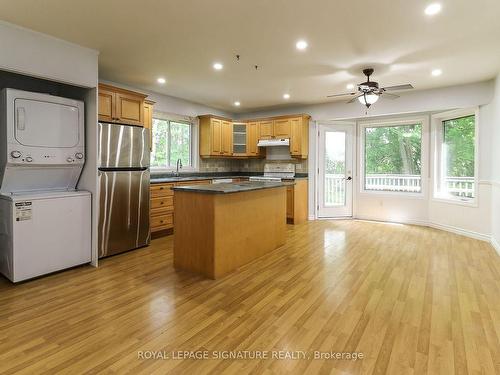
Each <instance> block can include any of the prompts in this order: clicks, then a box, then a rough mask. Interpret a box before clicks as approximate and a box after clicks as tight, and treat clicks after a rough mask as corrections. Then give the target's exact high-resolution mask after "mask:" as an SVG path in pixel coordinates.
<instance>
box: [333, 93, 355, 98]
mask: <svg viewBox="0 0 500 375" xmlns="http://www.w3.org/2000/svg"><path fill="white" fill-rule="evenodd" d="M347 95H356V93H355V92H346V93H345V94H334V95H328V96H327V98H334V97H336V96H347Z"/></svg>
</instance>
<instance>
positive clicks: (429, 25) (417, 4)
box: [0, 0, 500, 112]
mask: <svg viewBox="0 0 500 375" xmlns="http://www.w3.org/2000/svg"><path fill="white" fill-rule="evenodd" d="M435 1H439V2H441V3H442V5H443V10H442V12H441V13H440V14H438V15H436V16H434V17H432V18H430V17H428V16H426V15H425V14H424V8H425V6H426V5H427V4H428V3H429V2H427V1H424V0H404V1H402V0H272V1H271V0H251V1H249V0H210V1H209V0H172V1H167V0H164V1H160V0H141V1H137V0H134V1H132V0H85V1H68V0H51V1H40V0H16V1H12V0H1V1H0V18H1V19H3V20H5V21H8V22H12V23H15V24H18V25H21V26H24V27H27V28H30V29H33V30H36V31H40V32H43V33H46V34H50V35H53V36H56V37H59V38H61V39H65V40H68V41H71V42H74V43H77V44H80V45H83V46H87V47H90V48H94V49H97V50H99V51H100V56H99V75H100V78H101V79H105V80H109V81H114V82H120V83H123V84H127V85H130V86H134V87H137V88H143V89H147V90H151V91H155V92H159V93H163V94H167V95H172V96H176V97H180V98H184V99H188V100H191V101H194V102H198V103H202V104H205V105H209V106H212V107H215V108H220V109H223V110H228V111H231V112H247V111H251V110H257V109H264V108H269V107H273V106H279V105H284V103H287V104H288V105H291V104H299V103H300V104H307V103H321V102H326V101H329V100H332V99H327V98H326V95H328V94H333V93H341V92H345V91H348V90H346V85H347V84H348V83H359V82H362V81H363V77H362V74H361V69H362V68H363V67H374V68H375V74H374V77H373V78H374V80H376V81H378V82H379V83H380V84H381V85H382V86H389V85H398V84H404V83H411V84H413V85H414V86H415V88H416V89H419V90H420V89H426V88H433V87H441V86H450V85H455V84H461V83H468V82H474V81H480V80H486V79H490V78H492V77H493V76H495V75H496V73H498V71H499V70H500V44H499V41H500V22H499V21H498V16H499V15H500V1H499V0H474V1H472V0H435ZM300 38H304V39H306V40H307V42H308V43H309V48H308V49H307V50H306V51H304V52H300V51H297V50H296V49H295V42H296V41H297V40H298V39H300ZM4 52H5V51H2V53H4ZM236 54H240V55H241V60H240V61H239V62H236V59H235V55H236ZM34 58H36V57H34ZM215 61H218V62H222V63H223V64H224V69H223V70H222V71H215V70H214V69H213V68H212V64H213V63H214V62H215ZM254 65H259V69H258V70H257V71H256V70H255V69H254V68H253V66H254ZM434 68H441V69H442V70H443V74H442V76H440V77H437V78H436V77H431V75H430V72H431V70H432V69H434ZM159 76H163V77H165V78H166V79H167V84H165V85H164V86H160V85H159V84H157V83H156V78H157V77H159ZM285 92H287V93H290V95H291V98H290V100H289V101H287V102H285V101H284V100H283V98H282V95H283V94H284V93H285ZM235 100H238V101H240V102H241V107H240V108H235V107H233V105H232V103H233V102H234V101H235ZM337 100H339V99H337Z"/></svg>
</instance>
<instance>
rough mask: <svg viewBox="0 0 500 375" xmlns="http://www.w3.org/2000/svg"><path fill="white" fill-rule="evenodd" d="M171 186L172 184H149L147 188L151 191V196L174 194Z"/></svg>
mask: <svg viewBox="0 0 500 375" xmlns="http://www.w3.org/2000/svg"><path fill="white" fill-rule="evenodd" d="M173 187H174V184H154V185H151V187H150V188H149V189H150V192H151V198H156V197H166V196H172V195H174V191H173V190H172V188H173Z"/></svg>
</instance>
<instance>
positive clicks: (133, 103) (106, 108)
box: [98, 83, 146, 126]
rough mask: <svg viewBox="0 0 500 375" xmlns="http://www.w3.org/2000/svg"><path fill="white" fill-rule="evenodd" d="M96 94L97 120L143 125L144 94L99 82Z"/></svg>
mask: <svg viewBox="0 0 500 375" xmlns="http://www.w3.org/2000/svg"><path fill="white" fill-rule="evenodd" d="M98 96H99V101H98V114H99V121H105V122H117V123H120V124H127V125H137V126H144V99H145V98H146V95H143V94H139V93H137V92H133V91H129V90H124V89H121V88H118V87H114V86H110V85H105V84H102V83H100V84H99V91H98Z"/></svg>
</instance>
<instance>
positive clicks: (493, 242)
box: [490, 236, 500, 255]
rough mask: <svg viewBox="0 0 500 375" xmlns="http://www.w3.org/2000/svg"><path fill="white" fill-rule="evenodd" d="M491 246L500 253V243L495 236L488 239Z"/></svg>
mask: <svg viewBox="0 0 500 375" xmlns="http://www.w3.org/2000/svg"><path fill="white" fill-rule="evenodd" d="M490 243H491V246H493V248H494V249H495V250H496V252H497V254H498V255H500V243H498V241H497V240H496V239H495V237H493V236H491V239H490Z"/></svg>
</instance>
